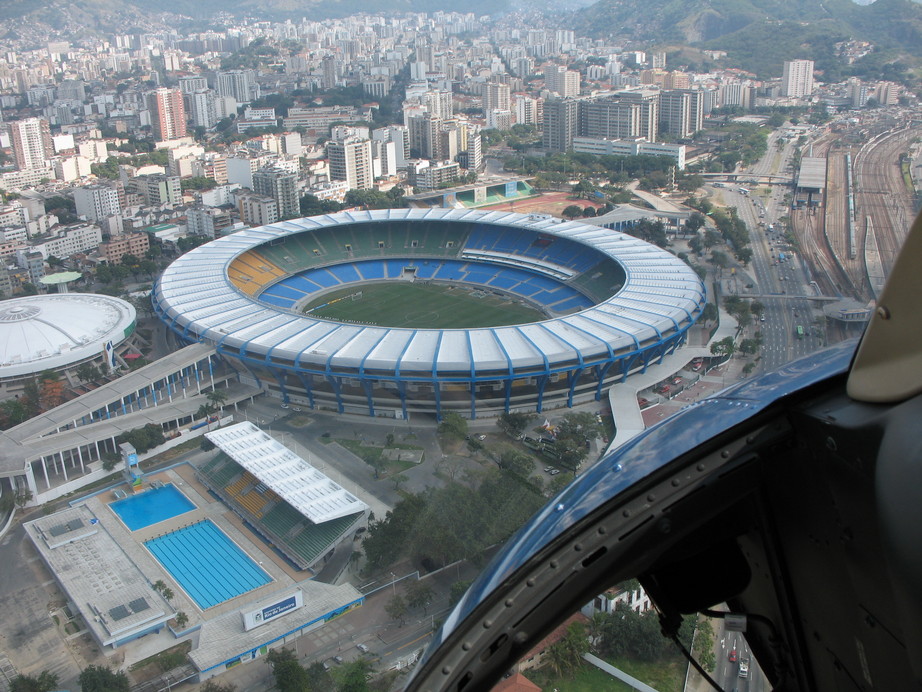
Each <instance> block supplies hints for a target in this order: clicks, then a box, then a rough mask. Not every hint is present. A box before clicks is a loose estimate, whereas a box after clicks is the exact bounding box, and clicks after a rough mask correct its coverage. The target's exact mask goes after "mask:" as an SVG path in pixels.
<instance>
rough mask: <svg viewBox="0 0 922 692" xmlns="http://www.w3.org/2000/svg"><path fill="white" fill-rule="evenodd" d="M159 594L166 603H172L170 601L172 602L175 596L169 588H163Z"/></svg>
mask: <svg viewBox="0 0 922 692" xmlns="http://www.w3.org/2000/svg"><path fill="white" fill-rule="evenodd" d="M160 594H161V595H162V596H163V597H164V598H165V599H166V600H167V601H172V600H173V597H174V596H175V595H176V594H174V593H173V589H171V588H170V587H169V586H167V587H164V588H163V589H162V590H161V591H160Z"/></svg>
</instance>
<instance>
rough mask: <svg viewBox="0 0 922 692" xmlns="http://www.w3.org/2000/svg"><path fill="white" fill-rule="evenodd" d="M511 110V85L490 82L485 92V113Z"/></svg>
mask: <svg viewBox="0 0 922 692" xmlns="http://www.w3.org/2000/svg"><path fill="white" fill-rule="evenodd" d="M511 110H512V106H511V101H510V90H509V85H508V84H497V83H496V82H489V83H488V84H487V85H486V88H485V89H484V92H483V112H484V113H485V114H489V113H490V111H511Z"/></svg>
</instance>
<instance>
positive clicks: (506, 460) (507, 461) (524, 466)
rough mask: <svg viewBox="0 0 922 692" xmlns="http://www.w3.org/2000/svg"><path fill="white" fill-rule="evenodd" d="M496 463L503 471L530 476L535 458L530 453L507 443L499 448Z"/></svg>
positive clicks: (533, 468)
mask: <svg viewBox="0 0 922 692" xmlns="http://www.w3.org/2000/svg"><path fill="white" fill-rule="evenodd" d="M496 465H497V466H499V468H500V470H502V471H504V472H505V473H511V474H514V475H516V476H523V477H528V476H530V475H531V473H532V471H534V470H535V460H534V459H533V458H532V457H531V456H530V455H528V454H525V453H524V452H520V451H519V450H518V449H515V448H514V447H510V446H508V445H504V446H503V447H501V448H500V454H499V457H498V458H497V459H496Z"/></svg>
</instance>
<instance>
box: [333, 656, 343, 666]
mask: <svg viewBox="0 0 922 692" xmlns="http://www.w3.org/2000/svg"><path fill="white" fill-rule="evenodd" d="M333 662H334V663H336V664H338V665H342V662H343V657H342V656H334V657H333Z"/></svg>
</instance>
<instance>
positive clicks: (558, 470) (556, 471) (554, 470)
mask: <svg viewBox="0 0 922 692" xmlns="http://www.w3.org/2000/svg"><path fill="white" fill-rule="evenodd" d="M558 473H560V469H551V475H552V476H556V475H557V474H558Z"/></svg>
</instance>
